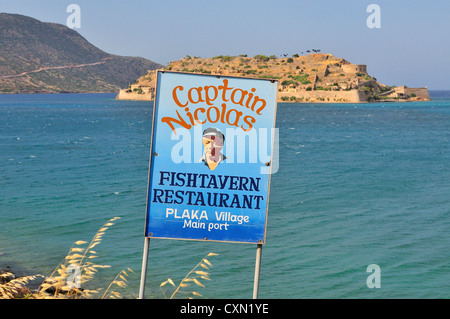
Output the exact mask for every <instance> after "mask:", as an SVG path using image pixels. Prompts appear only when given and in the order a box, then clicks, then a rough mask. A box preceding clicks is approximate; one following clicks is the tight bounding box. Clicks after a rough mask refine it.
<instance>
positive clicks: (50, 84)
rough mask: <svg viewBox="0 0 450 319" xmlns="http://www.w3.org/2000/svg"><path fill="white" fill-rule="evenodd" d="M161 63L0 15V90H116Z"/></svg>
mask: <svg viewBox="0 0 450 319" xmlns="http://www.w3.org/2000/svg"><path fill="white" fill-rule="evenodd" d="M160 67H162V65H160V64H158V63H155V62H153V61H149V60H147V59H144V58H140V57H124V56H119V55H114V54H109V53H107V52H105V51H103V50H101V49H99V48H97V47H95V46H94V45H93V44H91V43H90V42H89V41H87V40H86V39H85V38H84V37H83V36H81V35H80V34H79V33H78V32H76V31H75V30H72V29H70V28H68V27H67V26H64V25H62V24H57V23H52V22H41V21H39V20H37V19H34V18H32V17H27V16H23V15H19V14H9V13H0V93H62V92H73V93H89V92H117V91H118V90H119V89H120V88H121V87H124V86H126V85H128V84H129V83H131V82H134V81H135V79H136V78H138V77H139V76H141V75H142V74H145V73H146V72H147V71H148V70H152V69H157V68H160Z"/></svg>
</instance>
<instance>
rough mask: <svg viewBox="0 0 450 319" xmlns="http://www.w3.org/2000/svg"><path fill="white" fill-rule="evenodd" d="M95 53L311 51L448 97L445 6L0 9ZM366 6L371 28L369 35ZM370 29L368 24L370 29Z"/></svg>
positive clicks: (148, 3) (164, 1)
mask: <svg viewBox="0 0 450 319" xmlns="http://www.w3.org/2000/svg"><path fill="white" fill-rule="evenodd" d="M72 3H73V4H77V5H79V6H80V8H81V28H80V29H75V30H76V31H78V32H79V33H80V34H81V35H82V36H84V37H85V38H86V39H87V40H88V41H89V42H91V43H92V44H94V45H95V46H97V47H98V48H100V49H102V50H104V51H106V52H108V53H113V54H119V55H127V56H141V57H144V58H147V59H149V60H152V61H155V62H158V63H161V64H167V63H168V62H170V61H172V60H177V59H180V58H183V57H185V56H186V55H191V56H200V57H212V56H217V55H239V54H247V55H248V56H254V55H256V54H265V55H272V54H275V55H277V56H279V55H281V54H289V55H292V54H294V53H299V54H300V53H301V52H302V51H306V50H308V49H320V50H321V52H323V53H331V54H333V55H335V56H337V57H342V58H345V59H346V60H348V61H350V62H352V63H356V64H367V68H368V73H369V74H370V75H372V76H375V77H376V78H377V79H378V80H379V81H380V82H381V83H384V84H387V85H403V84H405V85H408V86H410V87H420V86H428V88H429V89H434V90H438V89H450V77H449V74H450V63H449V62H450V61H449V60H450V41H449V39H450V14H449V13H450V1H448V0H432V1H425V0H396V1H393V0H382V1H381V0H370V1H366V0H341V1H337V0H315V1H313V0H309V1H306V0H276V1H275V0H252V1H250V0H249V1H247V0H236V1H235V0H222V1H218V0H201V1H200V0H191V1H189V0H185V1H181V0H173V1H171V0H157V1H154V0H127V1H125V0H108V1H106V0H69V1H66V0H39V1H36V0H14V1H6V0H0V12H8V13H19V14H23V15H27V16H31V17H34V18H36V19H39V20H41V21H45V22H56V23H61V24H66V20H67V17H68V16H69V15H70V14H71V13H67V12H66V9H67V6H68V5H69V4H72ZM370 4H377V5H378V6H379V8H380V19H379V21H380V28H369V27H368V26H367V18H368V17H369V16H370V15H371V14H372V13H373V12H367V7H368V6H369V5H370ZM371 21H372V20H371Z"/></svg>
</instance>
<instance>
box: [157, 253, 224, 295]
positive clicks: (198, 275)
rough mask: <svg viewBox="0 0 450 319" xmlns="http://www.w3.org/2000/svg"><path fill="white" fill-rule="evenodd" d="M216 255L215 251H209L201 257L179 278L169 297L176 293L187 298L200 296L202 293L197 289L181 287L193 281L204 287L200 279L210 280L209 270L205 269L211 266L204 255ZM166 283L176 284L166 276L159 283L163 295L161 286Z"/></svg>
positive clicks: (186, 286) (188, 285)
mask: <svg viewBox="0 0 450 319" xmlns="http://www.w3.org/2000/svg"><path fill="white" fill-rule="evenodd" d="M217 255H218V254H215V253H209V254H208V255H206V256H205V257H204V258H202V260H201V261H200V262H199V263H198V264H197V265H196V266H195V267H194V268H193V269H192V270H191V271H189V272H188V273H187V275H186V276H185V277H184V278H183V279H182V280H181V282H180V284H179V285H178V286H177V287H176V289H175V290H174V292H173V293H172V295H171V296H170V299H173V298H174V297H175V295H176V294H184V295H187V297H188V298H189V299H192V298H193V296H198V297H202V295H201V294H200V293H198V292H197V291H194V290H187V289H184V290H183V288H188V287H190V286H191V284H192V283H194V284H195V285H196V286H197V287H202V288H205V285H204V284H203V283H202V282H201V281H200V280H211V279H210V278H209V272H207V271H205V270H209V269H210V267H212V264H211V262H210V261H209V260H208V259H206V257H212V256H217ZM200 268H202V269H204V270H199V269H200ZM167 284H170V285H172V286H173V287H175V286H176V285H175V283H174V282H173V280H172V279H170V278H168V279H167V280H166V281H164V282H162V283H161V285H160V288H161V290H162V292H163V294H164V296H165V297H167V295H166V293H165V291H164V289H163V288H162V287H164V286H165V285H167Z"/></svg>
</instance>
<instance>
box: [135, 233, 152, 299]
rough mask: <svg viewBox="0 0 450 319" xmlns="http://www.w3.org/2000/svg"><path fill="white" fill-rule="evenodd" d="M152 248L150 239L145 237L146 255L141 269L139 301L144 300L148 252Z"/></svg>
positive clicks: (144, 254)
mask: <svg viewBox="0 0 450 319" xmlns="http://www.w3.org/2000/svg"><path fill="white" fill-rule="evenodd" d="M149 247H150V238H149V237H145V242H144V253H143V256H142V269H141V284H140V286H139V297H138V299H144V292H145V281H146V279H147V263H148V250H149Z"/></svg>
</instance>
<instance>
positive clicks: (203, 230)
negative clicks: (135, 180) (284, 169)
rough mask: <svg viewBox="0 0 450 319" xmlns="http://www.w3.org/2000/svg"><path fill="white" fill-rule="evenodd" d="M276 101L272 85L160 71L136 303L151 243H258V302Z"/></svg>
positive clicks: (258, 81)
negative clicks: (161, 240)
mask: <svg viewBox="0 0 450 319" xmlns="http://www.w3.org/2000/svg"><path fill="white" fill-rule="evenodd" d="M276 99H277V81H276V80H268V79H254V78H243V77H231V76H222V75H205V74H194V73H183V72H171V71H158V73H157V85H156V95H155V102H154V109H153V125H152V135H151V136H152V137H151V146H150V161H149V179H148V192H147V212H146V218H145V238H146V240H145V244H144V254H143V261H142V273H141V287H140V291H139V298H140V299H142V298H144V289H145V288H144V286H145V281H146V275H147V259H148V250H149V245H150V238H164V239H183V240H194V241H214V242H230V243H245V244H257V255H256V266H255V283H254V291H253V297H254V298H257V296H258V289H259V277H260V268H261V251H262V245H263V244H264V243H265V237H266V228H267V227H266V226H267V214H268V205H269V189H270V178H271V174H272V172H273V168H272V153H273V148H274V140H275V129H274V128H275V115H276V105H277V103H276Z"/></svg>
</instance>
